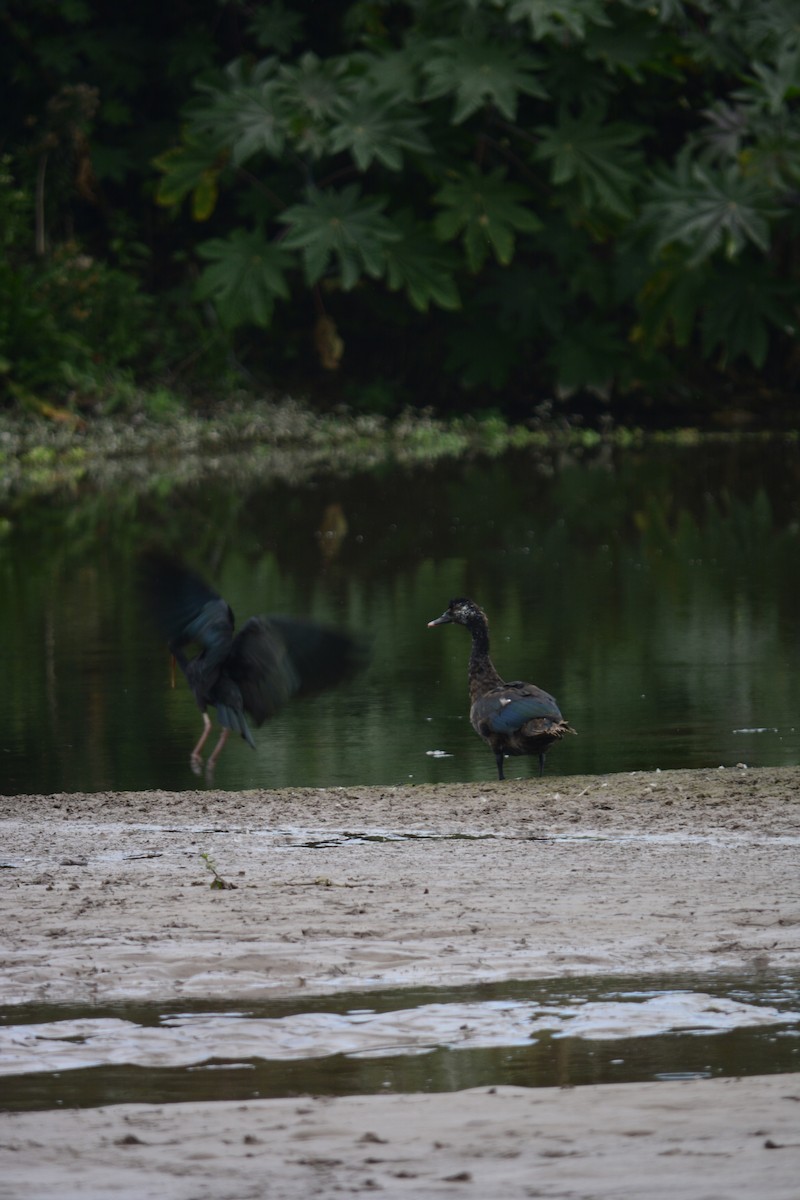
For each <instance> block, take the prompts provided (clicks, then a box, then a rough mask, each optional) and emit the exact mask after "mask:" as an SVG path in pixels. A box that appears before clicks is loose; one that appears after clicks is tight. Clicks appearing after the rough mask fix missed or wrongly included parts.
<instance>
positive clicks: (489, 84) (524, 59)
mask: <svg viewBox="0 0 800 1200" xmlns="http://www.w3.org/2000/svg"><path fill="white" fill-rule="evenodd" d="M431 49H432V54H431V56H430V58H428V59H427V60H426V61H425V63H424V65H423V71H424V74H425V78H426V84H425V91H424V97H425V99H426V100H435V99H438V97H440V96H452V97H453V99H454V108H453V116H452V120H453V124H455V125H460V124H461V122H462V121H466V119H467V117H471V116H472V115H473V113H476V112H478V111H479V110H480V109H482V108H484V107H485V106H487V105H494V106H495V107H496V108H497V110H498V112H499V113H501V114H502V116H504V117H505V118H506V119H507V120H508V121H513V120H514V119H515V117H516V115H517V108H518V105H519V101H520V96H521V95H527V96H539V97H544V95H545V92H544V89H543V87H542V84H541V83H540V82H539V80H538V78H537V77H536V75H534V74H533V72H532V70H531V67H532V66H534V65H536V60H535V59H534V58H533V57H532V55H531V54H530V53H523V52H521V51H519V50H517V49H516V48H515V47H514V46H513V45H510V44H507V45H497V44H494V43H492V42H490V41H486V40H484V39H480V40H474V41H472V40H466V39H463V38H441V39H439V40H437V41H435V42H434V43H433V45H432V47H431Z"/></svg>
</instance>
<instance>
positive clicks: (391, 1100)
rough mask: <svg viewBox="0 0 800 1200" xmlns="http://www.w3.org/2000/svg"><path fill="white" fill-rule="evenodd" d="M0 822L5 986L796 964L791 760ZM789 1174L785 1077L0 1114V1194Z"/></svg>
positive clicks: (794, 773)
mask: <svg viewBox="0 0 800 1200" xmlns="http://www.w3.org/2000/svg"><path fill="white" fill-rule="evenodd" d="M0 817H1V818H2V820H1V821H0V862H2V863H3V864H4V866H5V869H3V870H2V873H1V874H0V884H2V923H3V938H2V944H3V948H2V972H0V1004H4V1005H16V1004H20V1003H23V1002H32V1001H38V1002H44V1003H60V1002H64V1003H79V1004H86V1005H91V1004H95V1003H103V1002H108V1001H116V1000H121V999H135V1000H157V1001H173V1000H177V999H180V998H183V999H185V1000H198V999H223V998H224V999H225V1000H231V999H234V998H238V999H239V1000H244V1001H246V1000H248V999H249V1000H255V999H265V998H270V997H277V996H298V997H302V996H303V995H309V996H310V995H321V994H323V995H324V994H330V993H337V992H342V991H348V992H349V991H356V990H365V989H366V990H368V989H371V988H372V989H375V988H386V987H395V986H402V987H405V986H415V987H418V986H427V985H431V986H435V985H448V986H456V985H459V984H473V983H478V982H482V981H496V980H503V979H533V978H547V977H554V976H563V975H565V974H573V975H581V974H591V975H598V974H604V973H608V974H620V973H623V974H624V973H629V974H635V975H641V974H642V973H645V972H671V973H679V972H686V971H708V970H713V969H719V970H725V971H736V972H740V973H741V972H748V971H763V970H769V969H781V968H785V969H793V970H796V969H798V967H800V854H799V853H798V851H799V850H800V769H795V768H782V769H762V770H753V769H750V770H748V769H744V768H729V769H725V770H707V771H691V772H690V771H686V772H684V771H673V772H664V773H653V774H648V773H636V774H631V775H616V776H604V777H578V776H571V777H566V778H559V777H545V778H544V779H543V780H536V779H532V780H525V781H516V782H508V783H505V784H499V783H497V782H494V781H492V782H488V781H487V782H486V783H485V784H475V783H469V784H463V785H441V786H436V787H427V786H419V787H410V788H347V789H299V790H293V789H292V790H289V789H286V790H281V791H278V792H270V791H267V790H265V791H253V792H244V793H234V792H230V793H226V792H221V791H195V792H191V791H187V792H181V793H166V792H147V793H109V794H91V795H61V796H24V797H5V798H0ZM354 835H361V836H360V838H356V837H355V836H354ZM203 854H207V855H209V856H210V858H211V860H212V862H213V864H214V866H215V868H216V871H217V873H218V875H219V877H220V879H221V880H222V881H224V882H225V883H229V884H233V885H234V886H233V887H226V888H221V889H212V888H210V887H209V883H210V882H211V880H212V875H211V873H210V871H209V869H208V866H207V864H206V862H205V861H204V859H203V858H202V857H201V855H203ZM0 1085H2V1079H0ZM798 1179H800V1076H799V1075H782V1076H775V1077H766V1076H760V1077H756V1078H749V1079H743V1080H741V1081H735V1080H713V1081H712V1080H699V1081H698V1080H692V1081H685V1082H679V1083H654V1084H624V1085H616V1086H604V1087H602V1088H574V1089H532V1090H524V1089H519V1088H507V1087H502V1088H498V1089H496V1090H493V1091H489V1090H488V1089H481V1090H474V1091H470V1092H459V1093H449V1094H445V1095H426V1096H386V1095H383V1096H379V1097H351V1098H343V1099H334V1100H330V1099H313V1098H310V1099H308V1100H300V1101H298V1100H296V1099H295V1100H264V1101H251V1102H248V1103H246V1104H238V1103H233V1102H219V1103H215V1104H180V1105H169V1106H164V1105H162V1106H155V1107H153V1106H147V1105H122V1106H110V1107H107V1108H105V1109H98V1110H93V1111H75V1112H64V1111H59V1112H51V1113H47V1114H37V1113H34V1114H4V1115H2V1116H0V1197H18V1196H19V1197H22V1196H25V1197H42V1198H44V1197H50V1196H51V1195H54V1194H58V1195H59V1196H60V1197H62V1198H63V1197H67V1196H72V1195H75V1196H77V1195H78V1194H81V1195H83V1196H98V1197H100V1196H102V1197H105V1196H114V1197H117V1196H125V1197H127V1196H130V1197H134V1196H135V1197H139V1198H142V1197H148V1196H153V1197H159V1198H162V1197H163V1198H167V1200H172V1198H175V1200H178V1198H181V1200H182V1198H184V1197H185V1198H186V1200H190V1198H191V1200H204V1198H205V1197H209V1198H217V1197H220V1198H222V1197H226V1198H230V1200H246V1198H247V1197H251V1196H253V1197H255V1196H269V1197H270V1198H272V1197H281V1198H282V1197H286V1198H287V1200H290V1198H291V1200H294V1198H295V1197H297V1198H298V1200H299V1197H305V1196H333V1195H337V1194H340V1193H345V1194H347V1193H352V1192H360V1191H377V1190H380V1191H381V1192H382V1194H383V1195H386V1196H390V1197H394V1196H400V1195H403V1196H413V1197H427V1196H438V1195H449V1196H453V1197H461V1196H473V1197H481V1198H483V1197H487V1198H488V1197H494V1196H497V1197H505V1196H507V1197H517V1196H519V1197H522V1196H552V1197H557V1196H558V1197H561V1196H576V1197H577V1196H581V1197H584V1196H585V1197H594V1196H597V1197H601V1196H608V1197H612V1196H613V1197H623V1196H625V1197H626V1196H631V1197H633V1196H636V1197H645V1198H655V1197H659V1196H662V1195H663V1196H665V1197H666V1196H667V1195H668V1194H669V1195H670V1196H671V1197H683V1196H685V1197H695V1198H696V1200H711V1197H719V1198H720V1200H722V1198H728V1197H732V1196H742V1197H744V1196H748V1197H749V1196H752V1195H755V1194H759V1195H761V1196H764V1197H768V1198H783V1197H786V1200H789V1198H790V1197H791V1200H796V1197H797V1196H798V1194H800V1193H799V1192H798V1184H797V1180H798Z"/></svg>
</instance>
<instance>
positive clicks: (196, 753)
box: [189, 712, 211, 767]
mask: <svg viewBox="0 0 800 1200" xmlns="http://www.w3.org/2000/svg"><path fill="white" fill-rule="evenodd" d="M210 733H211V718H210V717H209V715H208V713H207V712H204V713H203V732H202V733H201V734H200V740H199V742H198V743H197V745H196V746H195V748H194V750H193V751H192V753H191V754H190V755H189V761H190V762H191V764H192V766H193V767H196V766H198V764H199V763H201V762H202V761H203V760H202V758H201V757H200V751H201V750H202V749H203V746H205V744H206V742H207V741H208V735H209V734H210Z"/></svg>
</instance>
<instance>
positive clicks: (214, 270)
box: [196, 229, 290, 329]
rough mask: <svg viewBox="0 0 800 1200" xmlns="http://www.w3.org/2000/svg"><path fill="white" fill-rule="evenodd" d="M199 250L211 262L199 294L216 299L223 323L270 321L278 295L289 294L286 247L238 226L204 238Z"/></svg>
mask: <svg viewBox="0 0 800 1200" xmlns="http://www.w3.org/2000/svg"><path fill="white" fill-rule="evenodd" d="M198 251H199V253H200V254H201V255H202V257H203V258H205V259H208V261H209V263H210V265H209V266H208V267H206V268H205V269H204V271H203V272H202V274H201V276H200V279H199V281H198V284H197V289H196V294H197V296H198V297H199V298H201V299H208V300H213V302H214V304H215V306H216V309H217V312H218V313H219V318H220V321H221V322H222V324H223V325H224V326H225V327H226V328H227V329H234V328H236V326H238V325H261V326H266V325H269V323H270V320H271V318H272V311H273V308H274V306H275V300H276V298H280V299H286V297H287V296H288V295H289V289H288V287H287V284H286V280H285V278H284V269H285V268H286V266H287V265H289V262H290V256H289V255H288V254H287V253H286V251H285V250H284V249H283V247H282V246H280V245H275V244H273V243H270V242H268V241H267V239H266V238H265V237H263V235H262V234H260V233H252V232H247V231H245V230H244V229H235V230H234V231H233V233H231V234H229V235H228V237H226V238H213V239H212V240H211V241H208V242H204V243H203V244H202V245H200V246H198Z"/></svg>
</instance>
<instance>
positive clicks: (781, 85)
mask: <svg viewBox="0 0 800 1200" xmlns="http://www.w3.org/2000/svg"><path fill="white" fill-rule="evenodd" d="M752 71H753V74H752V75H751V76H749V77H748V78H747V79H746V83H747V87H745V88H743V89H742V90H741V91H738V92H736V93H734V95H735V96H736V98H737V99H739V100H745V101H747V102H750V103H752V104H753V105H754V106H755V107H757V108H761V109H763V110H764V111H766V112H768V113H769V114H770V115H771V116H777V114H778V113H780V112H781V111H782V110H783V108H784V105H785V104H786V103H787V102H789V101H791V100H796V99H797V97H798V96H800V45H798V43H797V41H794V43H793V44H792V45H789V46H785V47H783V48H782V49H781V51H780V52H779V54H778V55H777V57H776V59H775V62H774V64H773V65H771V64H769V63H763V62H754V63H753V65H752Z"/></svg>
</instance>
